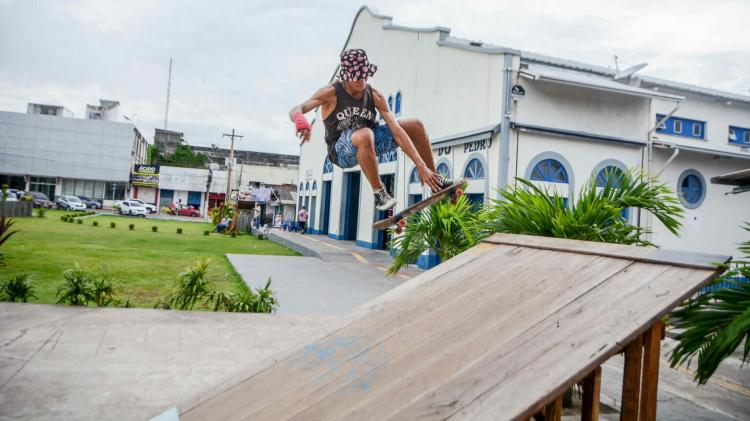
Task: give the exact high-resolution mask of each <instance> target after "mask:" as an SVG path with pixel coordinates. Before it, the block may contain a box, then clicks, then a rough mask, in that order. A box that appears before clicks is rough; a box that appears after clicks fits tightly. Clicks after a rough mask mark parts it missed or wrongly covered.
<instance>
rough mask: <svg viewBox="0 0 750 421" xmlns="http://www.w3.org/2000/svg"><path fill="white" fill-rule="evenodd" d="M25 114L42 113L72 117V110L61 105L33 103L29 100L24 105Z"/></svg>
mask: <svg viewBox="0 0 750 421" xmlns="http://www.w3.org/2000/svg"><path fill="white" fill-rule="evenodd" d="M26 114H43V115H54V116H57V117H67V118H73V112H72V111H70V110H69V109H67V108H65V107H63V106H62V105H47V104H33V103H31V102H29V103H28V105H27V106H26Z"/></svg>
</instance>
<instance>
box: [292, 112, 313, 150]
mask: <svg viewBox="0 0 750 421" xmlns="http://www.w3.org/2000/svg"><path fill="white" fill-rule="evenodd" d="M292 117H293V118H294V127H295V128H296V129H297V137H298V138H300V139H301V140H302V142H300V146H302V144H303V143H305V142H309V141H310V129H311V126H310V123H309V122H308V121H307V119H306V118H305V115H304V114H302V113H294V114H293V116H292Z"/></svg>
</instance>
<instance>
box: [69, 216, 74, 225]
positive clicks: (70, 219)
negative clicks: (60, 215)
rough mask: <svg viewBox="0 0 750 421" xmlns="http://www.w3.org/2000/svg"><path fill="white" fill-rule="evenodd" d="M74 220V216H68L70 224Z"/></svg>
mask: <svg viewBox="0 0 750 421" xmlns="http://www.w3.org/2000/svg"><path fill="white" fill-rule="evenodd" d="M75 221H76V219H75V218H73V217H72V216H69V217H68V222H69V223H71V224H72V223H73V222H75Z"/></svg>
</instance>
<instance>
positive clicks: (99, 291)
mask: <svg viewBox="0 0 750 421" xmlns="http://www.w3.org/2000/svg"><path fill="white" fill-rule="evenodd" d="M116 282H117V280H116V279H114V278H113V277H112V276H111V275H110V274H109V272H107V270H106V269H102V271H101V274H100V276H99V277H97V278H96V279H94V281H93V282H92V283H91V292H92V294H93V296H94V299H93V301H94V303H95V304H96V306H97V307H107V306H108V305H110V304H113V303H115V304H116V303H117V300H115V292H116V291H117V287H116V285H115V284H116Z"/></svg>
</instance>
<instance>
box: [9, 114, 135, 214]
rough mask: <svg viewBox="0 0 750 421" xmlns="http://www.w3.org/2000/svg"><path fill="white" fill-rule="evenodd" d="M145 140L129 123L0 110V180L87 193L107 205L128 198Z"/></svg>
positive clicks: (30, 188) (51, 194) (41, 189)
mask: <svg viewBox="0 0 750 421" xmlns="http://www.w3.org/2000/svg"><path fill="white" fill-rule="evenodd" d="M145 153H146V140H145V139H144V138H143V136H142V135H141V133H140V132H139V131H138V129H136V127H135V126H134V125H132V124H125V123H117V122H110V121H99V120H85V119H75V118H64V117H61V116H58V115H49V114H23V113H14V112H6V111H0V178H2V181H3V182H7V183H8V184H9V185H10V186H11V187H13V188H18V189H22V190H26V191H39V192H42V193H45V194H47V196H49V197H50V199H52V200H55V198H56V197H57V196H60V195H78V196H88V197H90V198H94V199H99V200H102V201H103V202H104V203H103V204H104V206H111V204H112V203H113V201H114V200H122V199H124V198H126V197H127V191H128V188H129V187H128V183H129V181H130V173H131V170H132V168H133V165H135V164H141V163H143V162H144V160H145V157H146V156H145Z"/></svg>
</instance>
